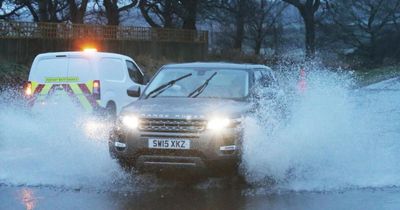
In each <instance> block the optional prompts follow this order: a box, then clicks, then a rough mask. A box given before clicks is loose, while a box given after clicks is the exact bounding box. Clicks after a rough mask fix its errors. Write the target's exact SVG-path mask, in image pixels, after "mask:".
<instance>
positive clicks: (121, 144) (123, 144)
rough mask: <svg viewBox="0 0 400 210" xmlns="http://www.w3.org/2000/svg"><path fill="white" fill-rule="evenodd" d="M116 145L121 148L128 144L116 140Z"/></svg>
mask: <svg viewBox="0 0 400 210" xmlns="http://www.w3.org/2000/svg"><path fill="white" fill-rule="evenodd" d="M114 146H115V147H119V148H125V147H126V144H125V143H121V142H118V141H116V142H115V143H114Z"/></svg>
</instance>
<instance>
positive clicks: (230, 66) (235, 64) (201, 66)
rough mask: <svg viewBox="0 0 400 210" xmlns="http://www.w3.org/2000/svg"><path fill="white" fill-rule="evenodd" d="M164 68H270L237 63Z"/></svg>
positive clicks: (177, 65) (192, 64)
mask: <svg viewBox="0 0 400 210" xmlns="http://www.w3.org/2000/svg"><path fill="white" fill-rule="evenodd" d="M164 67H168V68H207V67H208V68H229V69H256V68H258V69H259V68H263V69H265V68H268V67H267V66H265V65H261V64H237V63H225V62H193V63H179V64H168V65H165V66H164Z"/></svg>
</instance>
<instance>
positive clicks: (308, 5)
mask: <svg viewBox="0 0 400 210" xmlns="http://www.w3.org/2000/svg"><path fill="white" fill-rule="evenodd" d="M130 11H136V14H140V16H141V19H142V20H143V21H145V22H146V23H147V24H148V25H149V26H150V27H154V28H179V29H191V30H196V29H199V27H200V26H204V25H207V24H212V25H213V27H214V28H217V30H218V31H219V32H220V39H218V42H217V44H218V45H219V47H220V48H223V49H232V50H236V51H246V50H248V49H251V50H252V52H253V53H254V54H256V55H258V54H261V53H263V49H265V48H274V49H275V51H277V49H278V46H279V45H281V44H282V37H285V35H286V36H287V34H285V29H286V28H288V27H290V26H287V22H293V21H292V20H291V19H293V13H297V15H298V17H299V18H300V19H299V20H300V21H298V22H297V23H296V24H297V25H301V26H303V27H302V28H303V31H304V34H303V37H304V47H305V55H306V57H307V58H313V57H314V56H315V54H316V53H318V51H319V50H320V49H323V48H324V47H326V46H331V47H336V48H351V49H354V50H353V51H354V52H353V53H354V54H357V55H359V56H361V57H363V58H365V59H367V60H372V61H373V62H375V63H379V62H382V61H383V60H384V59H385V58H386V57H393V58H395V59H397V58H399V57H400V50H399V49H400V46H399V41H398V40H399V39H400V35H399V34H400V25H399V21H400V0H0V19H6V20H9V19H11V20H12V19H24V20H26V19H29V18H30V19H31V20H32V21H35V22H67V21H68V22H71V23H90V20H91V19H90V18H89V17H91V18H93V17H95V18H99V19H100V20H101V21H100V22H102V23H104V24H107V25H119V24H121V20H122V18H124V19H129V18H134V17H133V16H130V13H129V12H130ZM293 11H294V12H293ZM286 31H290V28H289V29H288V30H286Z"/></svg>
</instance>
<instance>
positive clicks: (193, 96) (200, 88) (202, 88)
mask: <svg viewBox="0 0 400 210" xmlns="http://www.w3.org/2000/svg"><path fill="white" fill-rule="evenodd" d="M216 74H217V72H214V74H212V75H211V76H210V77H209V78H208V79H206V81H204V83H203V84H202V85H200V86H199V87H198V88H196V90H194V91H193V92H191V93H190V94H189V95H188V97H192V98H196V97H197V96H199V95H200V94H201V93H202V92H203V91H204V90H205V89H206V87H207V85H208V83H209V82H210V80H212V78H213V77H214V76H215V75H216Z"/></svg>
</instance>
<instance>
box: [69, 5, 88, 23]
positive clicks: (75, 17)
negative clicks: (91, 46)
mask: <svg viewBox="0 0 400 210" xmlns="http://www.w3.org/2000/svg"><path fill="white" fill-rule="evenodd" d="M67 2H68V8H69V16H70V17H69V19H70V20H71V22H72V23H83V19H84V17H85V13H86V9H87V5H88V2H89V0H81V1H76V0H67Z"/></svg>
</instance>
